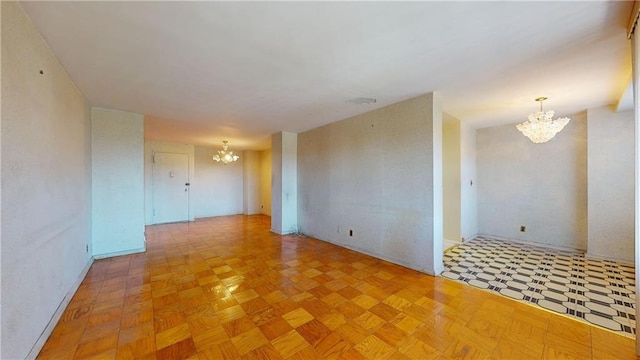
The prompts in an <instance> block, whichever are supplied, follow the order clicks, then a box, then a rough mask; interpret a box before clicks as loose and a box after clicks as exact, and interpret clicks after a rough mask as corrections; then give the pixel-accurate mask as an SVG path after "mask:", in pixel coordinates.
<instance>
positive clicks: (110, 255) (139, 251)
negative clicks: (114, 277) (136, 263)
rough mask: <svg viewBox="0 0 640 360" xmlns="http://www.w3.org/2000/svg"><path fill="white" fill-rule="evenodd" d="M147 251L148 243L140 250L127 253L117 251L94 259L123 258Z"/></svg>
mask: <svg viewBox="0 0 640 360" xmlns="http://www.w3.org/2000/svg"><path fill="white" fill-rule="evenodd" d="M146 250H147V249H146V242H145V247H142V248H139V249H131V250H125V251H116V252H112V253H107V254H100V255H94V256H93V258H94V259H96V260H99V259H106V258H110V257H116V256H122V255H131V254H137V253H141V252H145V251H146Z"/></svg>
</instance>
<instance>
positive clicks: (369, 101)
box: [346, 97, 378, 105]
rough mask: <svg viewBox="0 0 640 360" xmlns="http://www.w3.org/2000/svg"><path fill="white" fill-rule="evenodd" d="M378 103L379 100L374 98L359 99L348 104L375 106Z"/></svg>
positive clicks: (354, 99) (350, 100)
mask: <svg viewBox="0 0 640 360" xmlns="http://www.w3.org/2000/svg"><path fill="white" fill-rule="evenodd" d="M377 101H378V100H377V99H374V98H366V97H357V98H353V99H349V100H347V101H346V102H348V103H352V104H358V105H362V104H374V103H376V102H377Z"/></svg>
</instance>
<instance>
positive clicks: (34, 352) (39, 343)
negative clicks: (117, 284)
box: [26, 257, 94, 359]
mask: <svg viewBox="0 0 640 360" xmlns="http://www.w3.org/2000/svg"><path fill="white" fill-rule="evenodd" d="M93 260H94V259H93V257H91V259H89V262H87V265H86V266H85V267H84V269H82V272H81V273H80V276H78V279H76V281H75V282H74V283H73V285H72V286H71V289H69V291H67V294H66V295H65V296H64V298H63V299H62V301H61V302H60V304H59V305H58V308H57V309H56V311H55V312H54V313H53V316H52V317H51V319H50V320H49V323H48V324H47V326H46V327H45V328H44V330H43V331H42V333H41V334H40V336H39V337H38V340H36V343H35V344H33V347H32V348H31V351H29V354H28V355H27V357H26V358H27V359H35V358H36V357H37V356H38V354H39V353H40V350H42V347H43V346H44V344H45V343H46V342H47V339H49V336H50V335H51V333H52V332H53V329H54V328H55V327H56V325H57V324H58V321H59V320H60V318H61V317H62V314H63V313H64V310H65V309H66V308H67V305H69V303H70V302H71V299H72V298H73V295H75V293H76V291H78V288H79V287H80V284H82V281H83V280H84V277H85V276H87V273H88V272H89V269H90V268H91V265H93Z"/></svg>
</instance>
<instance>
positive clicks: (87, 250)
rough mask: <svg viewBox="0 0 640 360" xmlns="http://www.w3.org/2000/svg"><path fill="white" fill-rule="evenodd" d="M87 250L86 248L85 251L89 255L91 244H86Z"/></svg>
mask: <svg viewBox="0 0 640 360" xmlns="http://www.w3.org/2000/svg"><path fill="white" fill-rule="evenodd" d="M85 248H86V250H85V251H86V252H87V253H88V252H89V244H86V245H85Z"/></svg>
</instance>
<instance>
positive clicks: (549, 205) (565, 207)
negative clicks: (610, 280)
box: [477, 113, 587, 250]
mask: <svg viewBox="0 0 640 360" xmlns="http://www.w3.org/2000/svg"><path fill="white" fill-rule="evenodd" d="M586 137H587V122H586V113H581V114H577V115H573V116H571V122H569V124H568V125H567V126H566V127H565V129H564V130H562V131H561V132H560V133H558V134H557V135H556V137H555V138H553V139H552V140H550V141H549V142H547V143H544V144H534V143H533V142H531V141H530V140H529V139H528V138H526V137H525V136H523V135H522V134H521V133H520V132H519V131H518V130H517V129H516V127H515V124H512V125H504V126H496V127H491V128H485V129H478V130H477V166H478V169H477V171H478V182H477V185H478V187H477V190H478V228H479V232H480V233H481V234H485V235H492V236H499V237H505V238H509V239H516V240H521V241H524V242H530V243H540V244H545V245H551V246H556V247H565V248H572V249H581V250H585V249H586V247H587V241H586V239H587V181H586V179H587V144H586ZM521 225H524V226H526V232H520V226H521Z"/></svg>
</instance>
